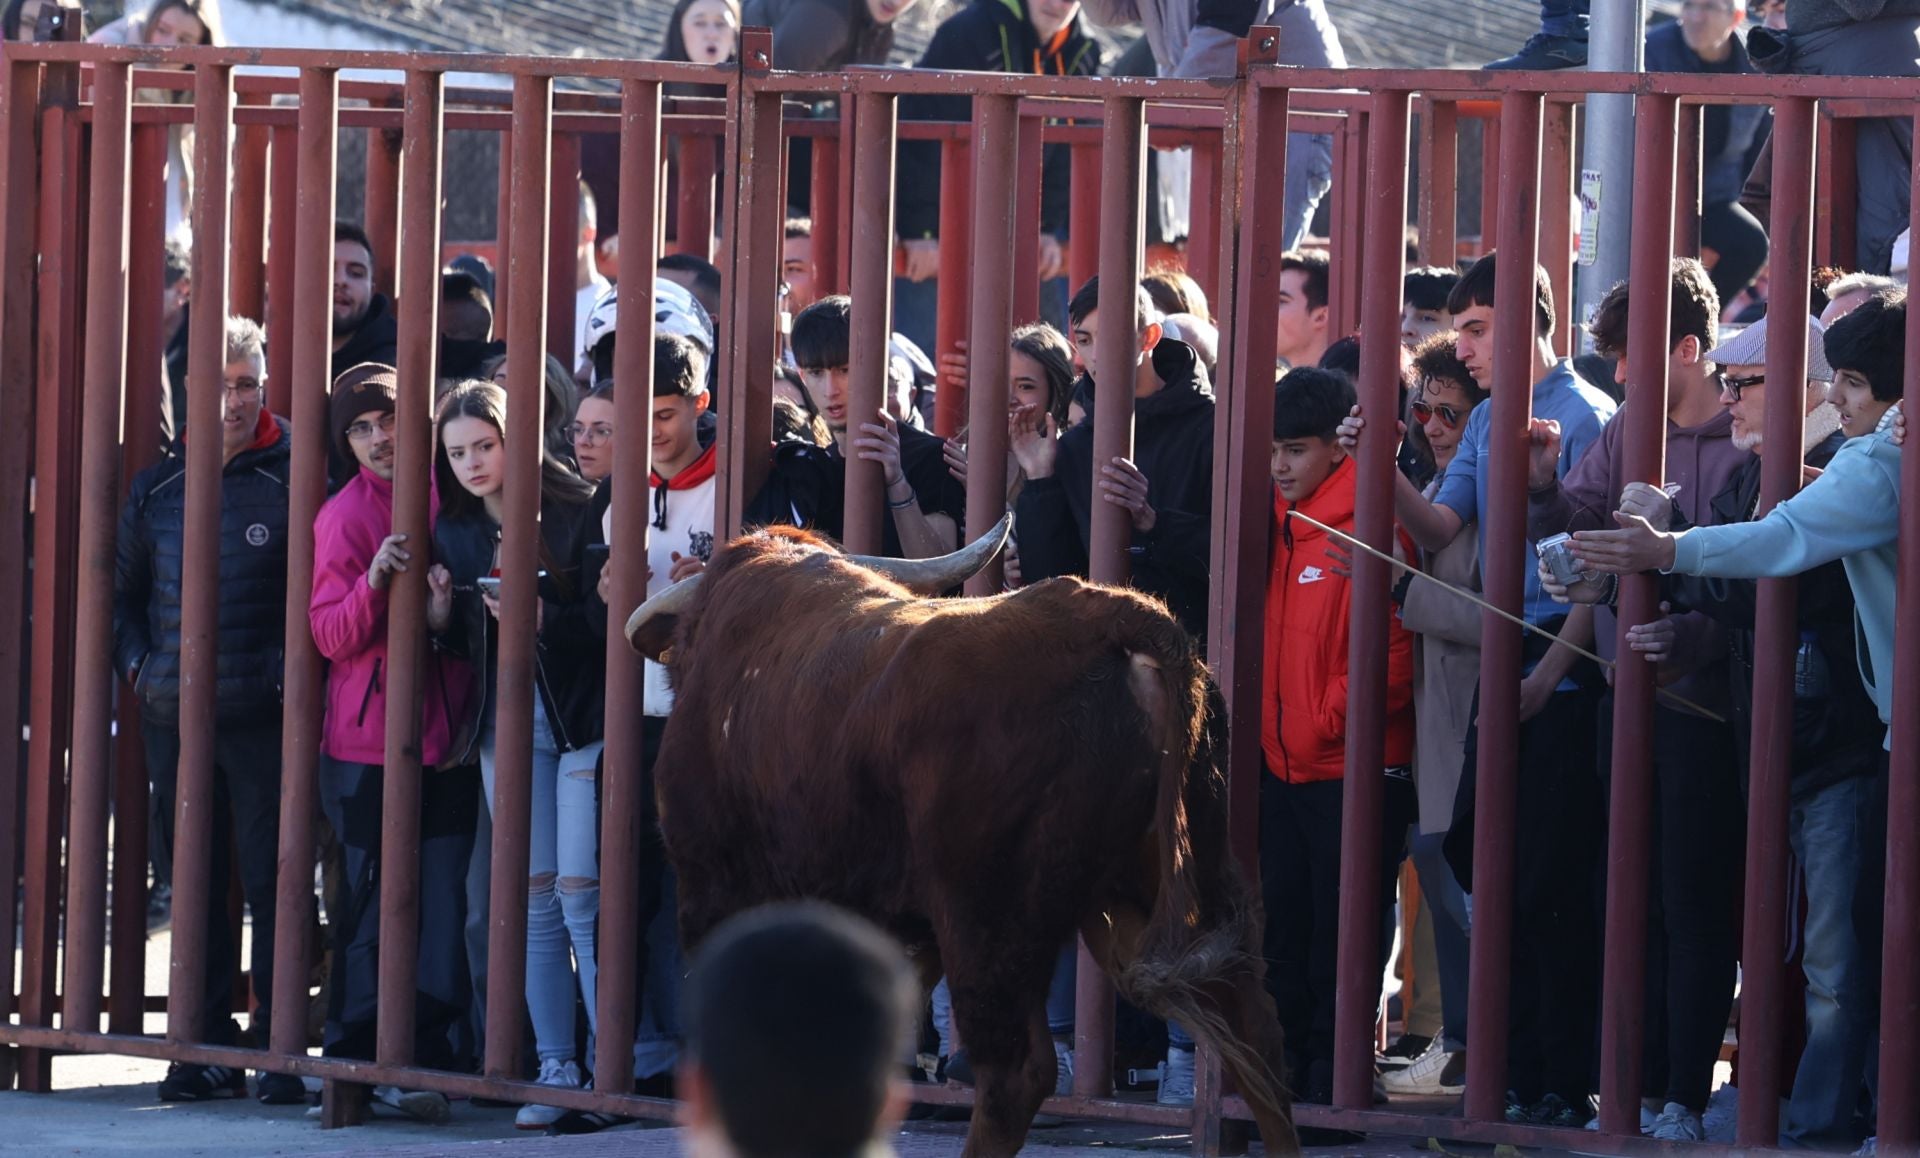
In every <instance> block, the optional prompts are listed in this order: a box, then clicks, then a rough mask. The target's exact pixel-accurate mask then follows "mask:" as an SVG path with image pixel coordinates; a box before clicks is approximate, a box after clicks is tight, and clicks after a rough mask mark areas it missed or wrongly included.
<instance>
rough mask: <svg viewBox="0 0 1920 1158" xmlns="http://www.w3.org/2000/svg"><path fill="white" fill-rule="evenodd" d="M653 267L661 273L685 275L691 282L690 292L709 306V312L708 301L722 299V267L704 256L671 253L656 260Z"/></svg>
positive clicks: (688, 288)
mask: <svg viewBox="0 0 1920 1158" xmlns="http://www.w3.org/2000/svg"><path fill="white" fill-rule="evenodd" d="M653 268H654V269H655V270H656V271H657V272H659V273H677V274H682V275H684V276H685V277H686V278H687V280H688V281H689V282H690V283H691V284H690V285H688V286H687V290H688V292H690V293H692V294H693V296H694V297H695V298H696V299H698V300H699V301H700V304H701V305H703V306H707V307H708V309H709V312H711V309H712V307H711V306H710V305H708V303H710V302H718V301H719V300H720V267H719V266H717V265H715V264H713V263H712V262H710V261H708V260H707V259H706V258H704V257H700V256H699V255H697V254H692V253H669V254H667V255H666V256H664V257H662V258H661V259H660V260H659V261H658V262H656V263H655V264H654V267H653Z"/></svg>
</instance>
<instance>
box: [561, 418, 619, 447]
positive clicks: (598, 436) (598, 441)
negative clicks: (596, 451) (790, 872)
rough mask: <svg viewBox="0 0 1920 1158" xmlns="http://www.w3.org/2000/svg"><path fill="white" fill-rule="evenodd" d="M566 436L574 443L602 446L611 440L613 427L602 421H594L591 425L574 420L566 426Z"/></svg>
mask: <svg viewBox="0 0 1920 1158" xmlns="http://www.w3.org/2000/svg"><path fill="white" fill-rule="evenodd" d="M567 437H568V438H571V439H572V440H573V441H574V442H575V443H576V444H585V445H587V446H603V445H605V444H606V443H609V442H612V441H613V427H611V426H608V425H607V424H606V423H604V422H596V423H594V424H593V425H592V426H588V425H587V424H586V423H584V422H576V423H574V424H573V425H572V426H569V427H567Z"/></svg>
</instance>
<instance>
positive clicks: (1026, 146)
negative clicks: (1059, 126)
mask: <svg viewBox="0 0 1920 1158" xmlns="http://www.w3.org/2000/svg"><path fill="white" fill-rule="evenodd" d="M1042 123H1043V122H1042V121H1041V119H1040V118H1039V117H1031V116H1025V117H1021V118H1020V125H1019V141H1020V145H1019V149H1020V152H1019V159H1018V161H1017V162H1016V165H1015V169H1014V175H1013V177H1014V186H1015V188H1016V189H1017V190H1018V191H1019V202H1018V204H1017V205H1016V206H1015V217H1014V226H1013V238H1014V247H1013V317H1014V321H1015V322H1017V323H1018V324H1020V325H1023V326H1024V325H1026V324H1027V323H1028V322H1037V321H1039V320H1040V231H1041V223H1040V181H1041V177H1042V176H1043V175H1044V170H1045V166H1044V164H1043V163H1042V156H1043V154H1042V153H1041V149H1040V133H1041V126H1042ZM987 525H988V526H992V524H991V523H989V524H987Z"/></svg>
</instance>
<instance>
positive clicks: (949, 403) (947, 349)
mask: <svg viewBox="0 0 1920 1158" xmlns="http://www.w3.org/2000/svg"><path fill="white" fill-rule="evenodd" d="M972 185H973V157H972V151H971V147H970V142H968V141H966V140H960V139H948V140H944V141H941V142H940V281H939V286H938V292H939V295H940V297H939V308H938V311H937V313H936V316H935V321H934V340H933V347H934V348H933V351H932V353H933V357H934V360H935V362H936V363H937V362H938V361H939V358H940V356H941V355H942V354H946V353H956V354H957V353H959V352H960V346H961V343H962V341H964V338H963V337H962V335H963V334H965V333H967V332H968V331H967V304H968V302H969V300H970V296H971V294H972V287H971V284H970V283H971V280H972V277H973V268H972V264H971V261H970V255H971V254H972V252H973V247H972V242H971V232H972V224H973V223H972V222H971V221H969V220H968V215H967V191H968V190H969V189H970V188H971V187H972ZM1008 241H1009V243H1011V241H1012V239H1011V238H1008ZM981 256H982V257H985V256H986V255H985V254H982V255H981ZM969 376H971V375H969ZM967 397H968V392H967V390H965V389H954V388H953V386H952V385H950V384H948V383H946V382H942V383H941V384H940V390H939V391H938V392H937V393H936V394H935V395H934V414H933V428H934V433H936V434H938V435H939V436H940V437H942V438H951V437H953V435H954V434H955V433H957V432H958V431H959V429H960V427H961V426H962V425H963V423H962V421H961V417H962V416H963V415H965V414H967V413H968V406H967ZM978 433H979V431H978V430H977V429H974V430H973V431H972V432H971V434H978ZM971 434H970V437H971ZM999 517H1000V516H999V515H995V516H994V518H995V519H998V518H999ZM984 525H985V526H989V527H990V526H992V525H993V524H992V523H986V524H984Z"/></svg>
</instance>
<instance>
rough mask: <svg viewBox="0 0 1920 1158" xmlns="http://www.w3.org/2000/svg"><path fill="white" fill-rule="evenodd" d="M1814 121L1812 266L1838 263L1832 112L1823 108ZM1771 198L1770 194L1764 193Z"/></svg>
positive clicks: (1770, 276) (1769, 279)
mask: <svg viewBox="0 0 1920 1158" xmlns="http://www.w3.org/2000/svg"><path fill="white" fill-rule="evenodd" d="M1817 115H1818V118H1819V119H1818V120H1817V121H1815V123H1814V134H1815V141H1814V158H1813V169H1814V183H1813V264H1814V266H1815V267H1820V266H1829V265H1836V264H1838V261H1837V259H1836V258H1835V257H1834V247H1833V200H1834V197H1833V168H1834V165H1835V163H1836V158H1835V157H1834V144H1835V141H1834V139H1833V122H1834V117H1833V113H1832V112H1831V111H1830V110H1827V109H1820V110H1819V111H1818V114H1817ZM1768 196H1769V198H1771V196H1772V194H1771V193H1769V194H1768ZM1768 283H1769V284H1771V283H1772V274H1771V273H1769V274H1768Z"/></svg>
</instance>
